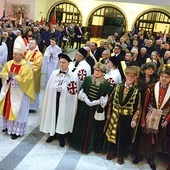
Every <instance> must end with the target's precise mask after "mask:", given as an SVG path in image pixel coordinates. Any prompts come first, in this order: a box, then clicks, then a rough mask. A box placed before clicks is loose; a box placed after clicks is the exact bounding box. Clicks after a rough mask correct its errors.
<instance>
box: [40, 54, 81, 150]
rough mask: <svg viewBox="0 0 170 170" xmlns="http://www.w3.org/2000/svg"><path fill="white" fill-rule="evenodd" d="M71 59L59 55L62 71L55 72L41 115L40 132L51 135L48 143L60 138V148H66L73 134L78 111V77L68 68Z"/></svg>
mask: <svg viewBox="0 0 170 170" xmlns="http://www.w3.org/2000/svg"><path fill="white" fill-rule="evenodd" d="M70 61H71V59H70V58H69V56H68V55H66V54H63V53H61V54H59V62H60V69H58V70H54V71H53V72H52V74H51V76H50V79H49V81H48V83H47V87H46V90H45V96H44V102H43V104H42V108H41V112H40V113H41V115H40V119H39V120H40V131H42V132H44V133H49V134H50V137H49V138H48V139H47V140H46V142H47V143H49V142H52V141H53V140H54V139H56V137H57V135H58V136H59V141H60V147H64V146H65V135H66V134H67V133H72V131H73V125H74V119H75V115H76V110H77V91H78V89H77V82H78V81H77V77H76V76H75V74H74V73H73V72H72V70H70V69H69V68H68V65H69V62H70Z"/></svg>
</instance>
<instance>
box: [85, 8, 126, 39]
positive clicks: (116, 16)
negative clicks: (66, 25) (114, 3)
mask: <svg viewBox="0 0 170 170" xmlns="http://www.w3.org/2000/svg"><path fill="white" fill-rule="evenodd" d="M88 27H89V30H90V34H91V37H99V38H107V37H108V36H109V35H111V34H114V32H118V33H121V31H122V28H126V19H125V16H124V14H123V13H122V12H121V11H120V10H119V9H117V8H115V7H111V6H103V7H100V8H98V9H97V10H95V11H94V12H93V13H92V14H91V16H90V18H89V21H88Z"/></svg>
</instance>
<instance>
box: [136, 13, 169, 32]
mask: <svg viewBox="0 0 170 170" xmlns="http://www.w3.org/2000/svg"><path fill="white" fill-rule="evenodd" d="M135 24H136V25H137V27H138V30H141V29H143V30H145V31H152V32H159V31H164V30H165V28H166V30H167V32H169V30H170V15H168V13H166V12H164V11H160V10H150V11H147V12H145V13H143V14H142V15H140V16H139V17H138V18H137V20H136V22H135Z"/></svg>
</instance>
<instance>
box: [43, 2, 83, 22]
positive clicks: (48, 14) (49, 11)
mask: <svg viewBox="0 0 170 170" xmlns="http://www.w3.org/2000/svg"><path fill="white" fill-rule="evenodd" d="M60 4H70V5H73V6H75V7H76V8H77V9H78V10H79V8H78V6H77V4H75V3H74V2H72V1H67V0H63V1H59V2H56V3H55V4H53V5H52V6H51V7H50V9H49V10H48V12H47V17H46V18H48V19H49V16H50V13H51V11H52V9H53V8H54V7H55V6H57V5H60ZM79 12H80V15H81V16H83V15H82V13H81V11H80V10H79ZM82 21H83V17H82Z"/></svg>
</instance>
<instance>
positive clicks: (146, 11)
mask: <svg viewBox="0 0 170 170" xmlns="http://www.w3.org/2000/svg"><path fill="white" fill-rule="evenodd" d="M153 11H158V12H161V13H164V14H165V15H167V16H169V17H170V13H169V12H168V11H166V10H163V9H160V8H150V9H147V10H145V11H143V12H141V13H140V14H138V16H137V17H136V19H135V20H134V21H133V24H132V28H131V29H132V30H133V27H134V25H135V23H136V21H137V20H138V19H139V18H140V17H141V16H142V15H145V14H147V13H149V12H153Z"/></svg>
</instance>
